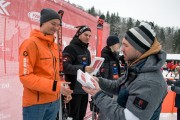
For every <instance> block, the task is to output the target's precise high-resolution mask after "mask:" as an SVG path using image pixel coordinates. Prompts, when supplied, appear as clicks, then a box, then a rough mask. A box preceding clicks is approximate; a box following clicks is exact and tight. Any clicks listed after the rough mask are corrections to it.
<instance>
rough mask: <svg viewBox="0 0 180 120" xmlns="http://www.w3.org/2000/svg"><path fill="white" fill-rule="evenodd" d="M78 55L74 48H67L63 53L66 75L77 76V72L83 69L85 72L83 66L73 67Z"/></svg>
mask: <svg viewBox="0 0 180 120" xmlns="http://www.w3.org/2000/svg"><path fill="white" fill-rule="evenodd" d="M76 57H77V54H76V52H75V50H74V48H73V47H71V46H67V47H65V48H64V51H63V71H64V73H65V74H71V75H77V70H78V69H81V70H82V71H84V66H83V65H73V62H75V60H76Z"/></svg>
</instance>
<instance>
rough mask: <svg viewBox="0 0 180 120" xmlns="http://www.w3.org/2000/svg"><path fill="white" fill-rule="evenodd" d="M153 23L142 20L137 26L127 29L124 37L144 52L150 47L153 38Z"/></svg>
mask: <svg viewBox="0 0 180 120" xmlns="http://www.w3.org/2000/svg"><path fill="white" fill-rule="evenodd" d="M153 27H154V25H153V23H145V22H142V23H141V24H140V26H139V27H134V28H131V29H129V30H128V31H127V32H126V34H125V39H126V40H127V41H128V42H129V43H130V44H131V45H132V46H133V47H134V48H135V49H137V50H138V51H140V52H141V53H145V52H146V51H148V50H149V49H150V47H151V46H152V44H153V42H154V40H155V36H156V34H155V31H154V28H153Z"/></svg>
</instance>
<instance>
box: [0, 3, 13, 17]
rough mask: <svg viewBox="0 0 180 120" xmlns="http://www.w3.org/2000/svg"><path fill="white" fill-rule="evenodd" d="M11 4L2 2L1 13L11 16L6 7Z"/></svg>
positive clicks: (0, 4)
mask: <svg viewBox="0 0 180 120" xmlns="http://www.w3.org/2000/svg"><path fill="white" fill-rule="evenodd" d="M9 4H11V3H10V2H5V0H0V13H1V14H6V15H8V16H9V13H8V11H7V10H6V7H7V6H8V5H9Z"/></svg>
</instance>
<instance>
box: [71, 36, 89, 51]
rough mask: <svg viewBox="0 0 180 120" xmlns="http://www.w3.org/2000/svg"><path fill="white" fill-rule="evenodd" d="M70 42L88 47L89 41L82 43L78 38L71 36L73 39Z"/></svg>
mask: <svg viewBox="0 0 180 120" xmlns="http://www.w3.org/2000/svg"><path fill="white" fill-rule="evenodd" d="M70 44H75V45H78V46H82V47H85V48H88V45H89V43H87V44H86V43H83V42H82V41H81V40H80V39H78V38H77V37H73V39H72V40H71V42H70Z"/></svg>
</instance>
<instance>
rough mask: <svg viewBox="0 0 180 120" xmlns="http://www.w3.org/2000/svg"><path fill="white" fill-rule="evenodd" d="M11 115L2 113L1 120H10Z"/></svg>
mask: <svg viewBox="0 0 180 120" xmlns="http://www.w3.org/2000/svg"><path fill="white" fill-rule="evenodd" d="M10 117H11V115H10V114H6V115H5V114H3V113H0V120H6V119H7V118H10Z"/></svg>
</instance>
